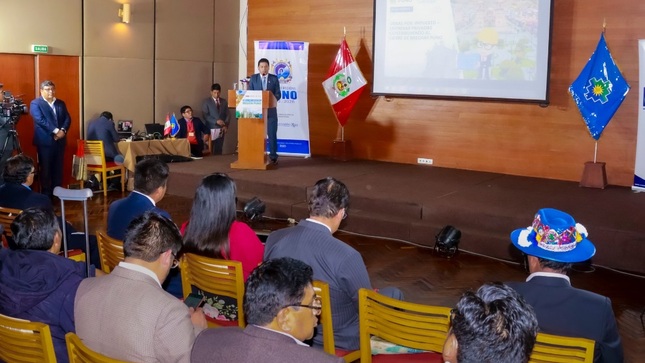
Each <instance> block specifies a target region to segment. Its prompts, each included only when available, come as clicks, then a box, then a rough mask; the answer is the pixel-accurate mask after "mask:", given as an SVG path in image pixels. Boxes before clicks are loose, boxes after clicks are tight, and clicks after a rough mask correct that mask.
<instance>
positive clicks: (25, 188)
mask: <svg viewBox="0 0 645 363" xmlns="http://www.w3.org/2000/svg"><path fill="white" fill-rule="evenodd" d="M35 170H36V169H35V168H34V161H33V160H32V159H31V158H30V157H29V156H27V155H25V154H19V155H15V156H12V157H11V158H9V160H7V162H6V164H5V165H4V173H3V174H4V176H5V183H4V184H3V185H2V186H0V207H5V208H13V209H20V210H25V209H27V208H44V209H48V210H51V211H53V210H54V207H53V206H52V202H51V200H50V199H49V198H48V197H47V196H46V195H44V194H40V193H38V192H35V191H33V190H32V189H31V185H32V184H33V182H34V173H35ZM58 221H59V223H60V224H61V228H62V223H63V220H62V219H61V218H60V217H59V218H58ZM65 232H66V233H65V234H66V236H67V248H68V249H80V250H83V251H84V252H87V251H85V234H83V233H77V232H76V229H75V228H74V227H73V226H72V225H71V224H69V223H66V225H65ZM7 242H8V243H9V245H12V243H13V240H12V239H11V238H8V241H7ZM89 256H90V261H91V262H92V264H94V265H95V266H97V267H100V260H99V250H98V247H97V245H96V236H94V235H90V253H89Z"/></svg>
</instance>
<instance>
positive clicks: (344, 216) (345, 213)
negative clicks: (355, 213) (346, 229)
mask: <svg viewBox="0 0 645 363" xmlns="http://www.w3.org/2000/svg"><path fill="white" fill-rule="evenodd" d="M345 218H347V209H345V210H344V211H343V219H345Z"/></svg>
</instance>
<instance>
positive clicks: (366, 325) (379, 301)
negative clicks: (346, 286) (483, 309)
mask: <svg viewBox="0 0 645 363" xmlns="http://www.w3.org/2000/svg"><path fill="white" fill-rule="evenodd" d="M358 309H359V321H360V323H359V330H360V332H359V334H360V338H361V363H370V362H372V349H371V340H370V338H371V337H372V336H376V337H379V338H381V339H383V340H386V341H388V342H390V343H393V344H396V345H400V346H404V347H408V348H413V349H418V350H423V351H429V352H428V353H416V354H379V355H376V356H374V360H375V361H391V362H406V361H407V360H406V358H409V359H411V360H413V361H415V362H418V361H419V358H421V355H425V356H427V357H428V359H426V361H428V360H430V361H434V360H437V359H438V358H440V353H441V352H442V351H443V343H444V341H445V340H446V336H447V335H448V330H449V329H450V308H447V307H442V306H430V305H422V304H415V303H411V302H405V301H400V300H396V299H392V298H390V297H387V296H383V295H381V294H379V293H377V292H374V291H372V290H368V289H360V290H359V291H358ZM432 352H436V353H432Z"/></svg>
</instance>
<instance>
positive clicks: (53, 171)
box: [29, 81, 71, 197]
mask: <svg viewBox="0 0 645 363" xmlns="http://www.w3.org/2000/svg"><path fill="white" fill-rule="evenodd" d="M40 95H41V97H39V98H36V99H35V100H33V101H31V107H30V110H29V111H30V113H31V117H32V118H33V119H34V145H35V146H36V149H37V150H38V164H39V166H40V186H41V191H42V193H43V194H45V195H47V196H49V197H51V196H52V193H53V190H54V187H57V186H60V185H61V184H62V182H63V156H64V155H65V142H66V141H67V138H66V137H65V136H66V135H67V130H69V127H70V124H71V119H70V116H69V112H67V107H66V106H65V102H63V101H62V100H59V99H57V98H56V86H55V85H54V82H52V81H43V82H42V83H41V84H40Z"/></svg>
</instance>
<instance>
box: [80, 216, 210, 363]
mask: <svg viewBox="0 0 645 363" xmlns="http://www.w3.org/2000/svg"><path fill="white" fill-rule="evenodd" d="M180 248H181V234H180V233H179V229H178V228H177V226H175V224H174V223H173V222H172V221H171V220H169V219H168V218H165V217H163V216H161V215H159V214H157V213H155V212H152V211H149V212H146V213H144V214H143V215H142V216H140V217H139V218H137V219H135V220H134V221H132V224H131V225H130V227H129V228H128V231H127V233H126V236H125V241H124V243H123V253H124V255H125V260H124V261H122V262H120V263H119V265H118V266H117V267H116V268H115V269H114V270H113V271H112V272H111V273H110V274H108V275H106V276H103V277H101V278H100V279H86V280H84V281H83V282H82V283H81V285H80V286H79V287H78V292H77V294H76V300H75V301H74V318H75V320H76V333H77V334H78V336H79V337H80V338H81V339H82V340H83V343H85V344H86V345H87V346H88V347H89V348H90V349H92V350H95V351H97V352H99V353H101V354H105V355H107V356H109V357H112V358H116V359H120V360H125V361H128V362H188V361H189V359H190V350H191V348H192V346H193V342H194V340H195V336H196V335H197V334H198V333H199V332H200V331H201V330H202V329H204V328H206V318H205V317H204V312H203V311H202V310H201V308H198V309H197V310H194V309H192V308H188V307H187V306H186V305H185V304H184V303H183V302H182V301H181V300H179V299H177V298H175V297H173V296H172V295H170V294H168V293H166V292H165V291H163V290H162V289H161V282H162V281H164V279H165V278H166V277H167V276H168V273H169V272H170V269H172V268H175V267H177V264H178V263H179V262H178V261H177V258H176V256H177V253H178V252H179V249H180Z"/></svg>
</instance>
